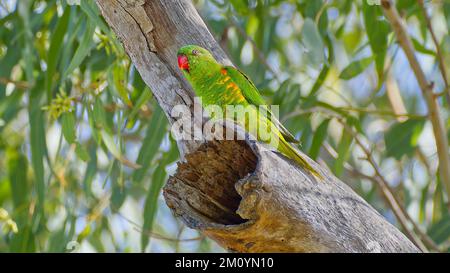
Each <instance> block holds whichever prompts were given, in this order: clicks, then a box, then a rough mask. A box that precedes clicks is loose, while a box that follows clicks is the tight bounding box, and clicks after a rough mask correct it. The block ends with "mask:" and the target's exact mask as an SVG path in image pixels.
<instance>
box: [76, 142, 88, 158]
mask: <svg viewBox="0 0 450 273" xmlns="http://www.w3.org/2000/svg"><path fill="white" fill-rule="evenodd" d="M75 153H76V154H77V156H78V158H80V159H81V160H83V161H84V162H88V161H89V160H90V159H91V157H90V156H89V153H88V151H87V150H86V148H84V146H83V145H81V144H80V143H77V146H76V147H75Z"/></svg>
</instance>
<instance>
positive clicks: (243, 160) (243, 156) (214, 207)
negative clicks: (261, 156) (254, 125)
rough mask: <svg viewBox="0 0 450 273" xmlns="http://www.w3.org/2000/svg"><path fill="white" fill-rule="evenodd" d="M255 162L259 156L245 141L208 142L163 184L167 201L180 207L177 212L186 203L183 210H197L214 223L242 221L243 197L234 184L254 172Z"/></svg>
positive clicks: (187, 157)
mask: <svg viewBox="0 0 450 273" xmlns="http://www.w3.org/2000/svg"><path fill="white" fill-rule="evenodd" d="M256 163H257V158H256V155H255V154H254V153H253V151H252V150H251V148H250V147H249V146H248V144H247V143H246V142H245V141H243V140H234V141H229V140H215V141H210V142H207V143H205V144H203V145H202V146H201V147H200V148H199V149H198V150H196V151H195V152H193V153H191V154H189V155H187V156H186V162H182V163H179V164H178V170H177V173H176V174H175V176H174V177H171V178H170V179H169V181H168V183H167V185H166V186H165V187H164V196H165V198H166V202H167V204H168V206H169V207H172V208H174V207H177V208H175V211H177V210H178V209H179V208H180V206H181V207H183V206H185V208H183V210H186V209H187V210H194V211H195V212H196V213H197V215H201V216H202V217H207V218H208V219H209V221H211V222H214V223H220V224H225V225H233V224H240V223H243V222H245V221H246V220H245V219H242V218H241V217H240V216H239V215H238V214H237V213H236V210H237V209H238V207H239V204H240V202H241V196H240V195H239V194H238V193H237V192H236V189H235V183H236V182H237V181H239V180H240V179H242V178H244V177H245V176H247V175H248V174H249V173H252V172H254V171H255V169H256ZM176 203H178V204H176ZM186 206H187V207H189V208H186Z"/></svg>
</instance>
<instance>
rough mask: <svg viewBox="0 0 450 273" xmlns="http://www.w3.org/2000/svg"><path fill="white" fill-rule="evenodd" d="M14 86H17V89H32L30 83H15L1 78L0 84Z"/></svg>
mask: <svg viewBox="0 0 450 273" xmlns="http://www.w3.org/2000/svg"><path fill="white" fill-rule="evenodd" d="M9 83H10V84H13V85H15V86H16V88H19V89H29V88H30V87H31V85H30V84H29V83H28V82H23V81H14V80H11V79H8V78H4V77H0V84H4V85H7V84H9Z"/></svg>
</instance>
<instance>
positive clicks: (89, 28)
mask: <svg viewBox="0 0 450 273" xmlns="http://www.w3.org/2000/svg"><path fill="white" fill-rule="evenodd" d="M94 31H95V24H94V23H93V22H91V21H88V22H87V23H86V30H85V32H84V35H83V38H82V40H81V42H80V45H79V46H78V48H77V50H76V51H75V54H74V55H73V58H72V61H71V62H70V64H69V67H68V68H67V69H66V71H65V72H64V75H63V77H62V79H63V80H64V79H65V78H66V77H67V76H68V75H69V74H70V73H72V72H73V70H75V68H77V67H78V66H80V64H81V63H82V62H83V60H84V58H86V56H87V55H88V54H89V52H90V51H91V45H92V36H93V35H94Z"/></svg>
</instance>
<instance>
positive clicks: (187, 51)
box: [178, 45, 321, 178]
mask: <svg viewBox="0 0 450 273" xmlns="http://www.w3.org/2000/svg"><path fill="white" fill-rule="evenodd" d="M178 62H179V66H180V69H182V71H183V74H184V76H185V77H186V79H187V80H188V81H189V83H190V84H191V85H192V87H193V89H194V91H195V93H196V95H197V96H199V97H201V99H202V104H203V106H204V107H207V106H210V105H219V106H220V107H222V108H223V109H224V110H225V108H226V106H227V105H239V106H242V109H244V110H243V112H242V114H237V115H236V116H234V117H233V120H234V121H235V122H236V123H238V124H240V125H241V126H243V127H244V128H245V130H246V131H247V132H249V133H250V134H252V135H253V136H255V137H256V138H257V139H258V140H259V141H263V142H266V143H269V144H272V142H270V141H269V139H271V138H273V137H275V138H277V140H278V141H277V145H274V144H272V145H273V146H274V148H276V149H277V150H278V151H280V152H281V153H282V154H284V155H285V156H287V157H289V158H291V159H293V160H295V161H296V162H297V163H298V164H299V165H300V166H301V167H302V168H303V169H306V170H308V171H309V172H310V173H311V174H313V175H314V176H316V177H318V178H321V175H320V174H319V173H318V172H317V171H316V170H314V168H313V167H312V166H311V165H310V164H309V163H308V162H307V161H306V160H305V159H304V158H303V157H302V156H301V154H300V153H299V152H298V151H297V150H296V149H295V148H294V147H293V146H292V145H291V144H289V142H298V141H297V140H296V139H295V138H294V136H293V135H292V134H291V133H290V132H289V131H288V130H287V129H286V128H285V127H284V126H283V125H282V124H281V123H280V122H279V121H278V120H277V119H276V117H275V116H274V115H273V114H272V113H271V112H270V111H269V109H268V108H267V107H265V106H266V103H265V101H264V99H263V98H262V97H261V95H260V94H259V92H258V90H257V88H256V87H255V85H254V84H253V82H252V81H251V80H250V79H249V78H248V77H247V76H246V75H245V74H243V73H242V72H241V71H239V70H237V69H236V68H234V67H230V66H223V65H222V64H220V63H218V62H217V61H216V60H215V59H214V57H213V56H212V55H211V53H209V52H208V51H207V50H206V49H204V48H201V47H199V46H195V45H188V46H184V47H182V48H180V50H179V51H178ZM260 106H261V107H264V110H266V111H263V112H261V111H259V110H258V107H260Z"/></svg>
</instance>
